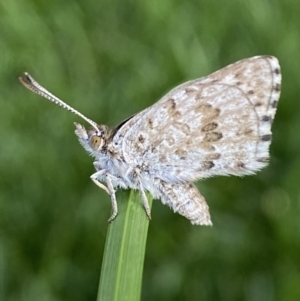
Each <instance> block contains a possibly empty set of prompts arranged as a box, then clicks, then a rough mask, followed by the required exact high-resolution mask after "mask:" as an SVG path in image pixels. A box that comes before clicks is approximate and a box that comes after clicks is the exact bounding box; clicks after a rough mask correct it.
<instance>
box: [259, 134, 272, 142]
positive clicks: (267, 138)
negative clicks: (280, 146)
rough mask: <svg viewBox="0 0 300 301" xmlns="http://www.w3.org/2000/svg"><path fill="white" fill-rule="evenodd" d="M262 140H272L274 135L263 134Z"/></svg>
mask: <svg viewBox="0 0 300 301" xmlns="http://www.w3.org/2000/svg"><path fill="white" fill-rule="evenodd" d="M260 140H261V141H265V142H266V141H271V140H272V135H271V134H269V135H263V136H261V137H260Z"/></svg>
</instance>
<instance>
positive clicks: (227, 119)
mask: <svg viewBox="0 0 300 301" xmlns="http://www.w3.org/2000/svg"><path fill="white" fill-rule="evenodd" d="M280 84H281V74H280V66H279V63H278V61H277V59H276V58H274V57H271V56H258V57H253V58H249V59H245V60H241V61H239V62H236V63H235V64H232V65H229V66H227V67H225V68H223V69H221V70H219V71H217V72H215V73H212V74H211V75H209V76H207V77H203V78H200V79H196V80H193V81H189V82H186V83H184V84H182V85H180V86H178V87H176V88H174V89H173V90H171V91H170V92H169V93H168V94H166V95H165V96H164V97H163V98H162V99H161V100H159V101H158V102H157V103H155V104H154V105H152V106H151V107H149V108H147V109H145V110H144V111H142V112H140V113H139V114H137V115H135V116H134V117H132V118H131V119H130V120H128V121H127V122H126V123H125V124H124V125H123V126H122V127H121V128H120V129H119V130H118V131H117V133H116V134H115V136H114V138H113V139H114V142H115V143H117V144H119V145H121V149H122V156H123V157H124V159H125V161H126V162H128V163H130V164H131V165H132V166H145V167H146V168H147V169H148V170H149V172H150V173H151V174H155V175H156V176H157V177H159V178H160V179H162V180H165V181H169V182H182V181H193V180H195V179H197V178H204V177H209V176H214V175H230V174H232V175H246V174H252V173H254V172H255V171H257V170H259V169H261V168H263V167H264V166H265V165H266V164H267V161H268V157H269V146H270V143H271V138H272V135H271V124H272V121H273V119H274V116H275V112H276V106H277V103H278V100H279V95H280Z"/></svg>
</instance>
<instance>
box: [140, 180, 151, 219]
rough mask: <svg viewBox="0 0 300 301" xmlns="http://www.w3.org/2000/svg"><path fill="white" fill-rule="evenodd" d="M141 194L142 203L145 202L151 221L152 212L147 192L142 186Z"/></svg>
mask: <svg viewBox="0 0 300 301" xmlns="http://www.w3.org/2000/svg"><path fill="white" fill-rule="evenodd" d="M139 192H140V194H141V196H142V202H143V206H144V209H145V211H146V215H147V217H148V218H149V219H151V210H150V206H149V202H148V198H147V196H146V193H145V190H144V189H143V188H142V187H140V185H139Z"/></svg>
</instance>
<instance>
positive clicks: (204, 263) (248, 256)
mask: <svg viewBox="0 0 300 301" xmlns="http://www.w3.org/2000/svg"><path fill="white" fill-rule="evenodd" d="M299 10H300V3H299V2H298V1H284V0H273V1H271V0H252V1H242V0H233V1H224V0H210V1H204V0H203V1H199V0H191V1H179V0H173V1H171V0H164V1H161V0H153V1H126V0H125V1H121V0H116V1H107V0H103V1H79V0H73V1H58V0H53V1H34V0H10V1H1V4H0V49H1V51H0V53H1V56H0V62H1V64H0V78H1V93H0V137H1V151H0V189H1V193H0V229H1V230H0V267H1V268H0V300H8V301H14V300H18V301H23V300H51V301H52V300H62V301H68V300H72V301H79V300H92V301H94V300H96V299H97V288H98V281H99V272H100V269H101V266H102V257H103V252H104V244H105V240H106V237H107V236H106V233H107V228H108V227H109V226H108V224H107V219H108V217H109V214H110V209H111V205H110V200H109V196H108V195H107V194H106V193H105V192H103V191H101V190H100V189H98V187H96V186H95V185H93V183H92V182H91V181H90V179H89V176H90V175H91V174H92V172H93V171H94V169H93V166H92V159H91V158H89V157H88V155H87V154H86V153H85V151H84V150H83V149H82V148H81V147H80V145H79V144H78V142H77V141H76V137H75V135H74V134H73V131H74V126H73V122H74V121H76V122H82V121H81V120H79V119H78V118H77V117H76V116H74V115H72V114H70V113H68V112H67V111H63V110H62V109H61V108H59V107H57V106H54V105H53V104H51V103H49V102H48V103H47V101H46V100H44V99H42V98H40V97H38V96H37V95H34V94H33V93H30V92H29V91H27V90H25V89H24V87H22V86H21V85H20V83H19V82H18V80H17V78H18V76H19V75H20V74H21V73H22V72H23V71H28V72H30V73H31V74H32V75H33V76H34V77H35V78H36V79H37V80H38V81H39V82H40V83H41V84H43V85H44V86H45V87H46V88H47V89H49V90H50V91H51V92H52V93H54V94H55V95H57V96H59V97H61V98H62V99H63V100H65V101H66V102H67V103H69V104H71V105H72V106H74V107H75V108H76V109H78V110H80V111H81V112H82V113H83V114H85V115H87V117H89V118H91V119H93V120H95V121H96V122H99V123H103V124H108V125H110V126H116V125H117V124H118V123H119V122H121V121H122V120H124V119H126V118H127V117H129V116H131V115H132V114H134V113H136V112H138V111H140V110H142V109H144V108H145V107H147V106H149V105H151V104H152V103H154V102H155V101H156V100H158V99H159V97H160V96H162V95H163V94H164V93H166V92H167V91H168V90H170V89H171V88H173V87H174V86H175V85H177V84H179V83H181V82H183V81H186V80H189V79H194V78H197V77H200V76H203V75H207V74H209V73H210V72H212V71H215V70H217V69H219V68H221V67H223V66H225V65H227V64H229V63H232V62H235V61H237V60H239V59H242V58H246V57H250V56H254V55H258V54H271V55H275V56H277V57H278V58H279V61H280V63H281V66H282V74H283V86H282V97H281V100H280V103H279V106H278V112H277V116H276V118H275V121H274V124H273V143H272V146H271V160H270V165H269V167H268V168H266V169H264V170H263V171H262V172H260V173H258V174H257V175H256V176H251V177H245V178H237V177H228V178H224V177H218V178H214V179H208V180H205V181H202V182H201V183H199V184H197V185H198V187H199V188H200V190H201V192H202V194H203V195H204V196H205V197H206V199H207V201H208V204H209V205H210V210H211V215H212V220H213V223H214V226H213V227H212V228H210V227H209V228H206V227H196V226H192V225H191V224H190V223H189V222H188V221H187V220H185V219H184V218H182V217H180V216H179V215H177V214H174V213H172V212H171V210H170V209H169V208H168V207H166V206H163V205H162V204H161V203H160V202H159V201H154V205H153V209H152V220H151V222H150V227H149V234H148V238H147V249H146V255H145V267H144V272H143V289H142V300H145V301H148V300H157V301H160V300H164V301H168V300H172V301H174V300H180V301H181V300H189V301H193V300H213V301H217V300H222V301H224V300H230V301H233V300H249V301H252V300H255V301H260V300H264V301H268V300H289V301H290V300H292V301H293V300H299V299H300V286H299V283H300V273H299V266H300V257H299V249H300V240H299V237H300V233H299V229H300V219H299V216H300V206H299V195H300V193H299V178H300V155H299V154H300V151H299V149H300V141H299V139H300V138H299V135H298V130H300V113H299V112H300V102H299V100H298V97H299V96H298V95H299V94H300V93H299V89H300V88H299V83H298V82H299V63H298V61H299V59H298V58H299V49H300V35H299V28H300V18H299ZM82 123H83V124H84V122H82ZM120 201H121V199H120V200H119V203H120ZM124 202H126V201H124ZM136 203H137V205H136V206H138V207H139V206H141V205H140V204H138V202H136ZM118 218H122V216H119V217H118ZM136 227H139V225H138V224H137V225H136Z"/></svg>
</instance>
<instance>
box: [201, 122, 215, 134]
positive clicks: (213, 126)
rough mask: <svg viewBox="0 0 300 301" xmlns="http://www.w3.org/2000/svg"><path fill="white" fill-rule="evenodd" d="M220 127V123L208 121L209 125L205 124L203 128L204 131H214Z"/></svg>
mask: <svg viewBox="0 0 300 301" xmlns="http://www.w3.org/2000/svg"><path fill="white" fill-rule="evenodd" d="M217 127H218V124H217V123H215V122H211V123H208V124H207V125H205V126H204V127H203V128H202V132H210V131H213V130H214V129H215V128H217Z"/></svg>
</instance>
